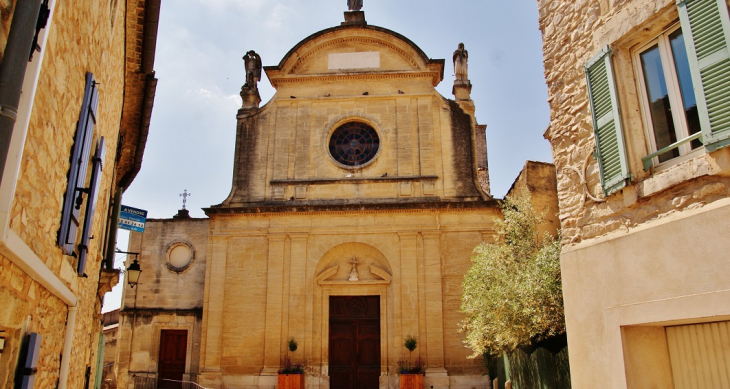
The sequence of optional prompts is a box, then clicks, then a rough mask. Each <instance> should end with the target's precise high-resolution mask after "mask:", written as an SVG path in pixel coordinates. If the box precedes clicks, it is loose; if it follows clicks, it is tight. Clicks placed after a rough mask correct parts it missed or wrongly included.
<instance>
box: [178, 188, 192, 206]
mask: <svg viewBox="0 0 730 389" xmlns="http://www.w3.org/2000/svg"><path fill="white" fill-rule="evenodd" d="M192 195H193V194H192V193H188V190H187V189H185V190H183V192H182V193H180V197H182V198H183V208H182V209H186V208H185V203H187V201H188V197H190V196H192Z"/></svg>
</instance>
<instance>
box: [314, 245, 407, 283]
mask: <svg viewBox="0 0 730 389" xmlns="http://www.w3.org/2000/svg"><path fill="white" fill-rule="evenodd" d="M353 258H354V259H355V260H356V261H357V275H358V281H350V275H351V272H352V266H353V263H352V261H353ZM314 274H315V277H316V282H317V283H318V284H320V285H322V284H323V283H332V282H336V283H339V282H348V283H351V282H355V283H356V282H369V283H373V282H377V283H381V282H380V281H386V283H388V284H389V283H390V281H391V280H392V274H393V270H392V269H391V267H390V263H389V261H388V259H387V258H385V255H383V253H381V252H380V250H378V249H377V248H375V247H373V246H370V245H368V244H365V243H359V242H348V243H343V244H340V245H337V246H335V247H333V248H331V249H330V250H329V251H327V252H326V253H325V254H324V255H323V256H322V258H321V259H320V260H319V263H318V264H317V268H316V269H315V271H314Z"/></svg>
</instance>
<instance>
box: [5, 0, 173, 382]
mask: <svg viewBox="0 0 730 389" xmlns="http://www.w3.org/2000/svg"><path fill="white" fill-rule="evenodd" d="M158 11H159V0H147V1H145V0H128V1H116V0H115V1H106V2H99V1H96V0H78V1H56V0H50V1H41V0H23V1H15V0H9V1H2V2H0V53H1V54H2V57H1V60H0V61H1V62H0V134H2V136H0V166H2V168H0V387H2V388H11V387H16V385H20V383H21V382H25V383H26V384H28V385H29V386H28V387H35V388H56V387H57V388H83V387H93V386H94V385H95V384H98V379H99V378H100V374H99V372H100V369H98V366H99V365H100V364H101V360H100V359H101V358H99V354H100V353H99V350H100V349H102V348H103V345H100V344H99V342H100V340H99V339H100V332H101V329H102V327H101V320H100V319H101V301H102V297H103V294H104V293H105V292H106V291H108V290H109V289H110V288H111V287H112V285H113V284H115V283H116V282H117V281H118V276H119V274H118V271H115V270H113V269H112V262H111V260H112V259H113V258H112V257H113V248H114V244H113V243H114V238H113V234H110V233H109V231H110V226H115V224H116V221H114V218H113V213H114V211H113V206H112V204H113V203H119V198H120V196H121V192H122V191H123V190H124V189H125V188H126V187H127V186H128V185H129V183H130V182H131V181H132V179H133V178H134V176H135V175H136V174H137V172H138V171H139V168H140V164H141V160H142V154H143V151H144V145H145V140H146V136H147V131H148V127H149V117H150V114H151V109H152V101H153V99H154V93H155V85H156V81H157V80H156V79H155V78H154V72H153V71H152V65H153V63H154V52H155V40H156V34H157V17H158ZM36 26H38V27H36ZM31 48H33V50H31ZM29 54H30V55H31V56H30V61H29ZM115 198H116V200H115ZM111 230H115V229H111ZM110 235H111V236H110ZM107 246H110V247H111V249H112V251H111V256H110V255H109V254H108V253H109V252H107V251H105V250H106V249H107ZM104 259H106V260H107V261H106V264H103V262H104ZM29 355H30V356H31V357H34V358H36V360H37V363H35V364H32V365H30V366H28V365H26V363H25V361H26V358H27V357H28V356H29ZM31 359H32V358H31ZM28 368H30V369H28ZM33 369H37V372H35V371H34V370H33ZM17 387H20V386H17Z"/></svg>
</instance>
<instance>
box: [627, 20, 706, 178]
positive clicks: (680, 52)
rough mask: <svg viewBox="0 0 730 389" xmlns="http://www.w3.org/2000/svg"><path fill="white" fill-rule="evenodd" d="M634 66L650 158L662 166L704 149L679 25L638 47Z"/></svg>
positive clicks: (655, 163) (687, 60)
mask: <svg viewBox="0 0 730 389" xmlns="http://www.w3.org/2000/svg"><path fill="white" fill-rule="evenodd" d="M634 67H635V71H636V78H637V80H638V83H639V85H638V87H639V96H640V99H641V101H640V103H641V110H642V113H643V118H644V122H645V128H646V132H647V134H646V135H647V137H646V138H647V143H648V144H649V146H650V147H649V148H650V150H651V152H652V154H655V156H652V157H651V159H652V160H651V161H650V162H653V164H654V166H660V165H662V164H664V163H666V162H672V163H674V162H676V161H678V160H681V159H678V157H680V156H684V155H688V154H691V153H693V152H699V151H702V150H703V147H702V140H701V139H699V138H700V137H701V135H702V134H701V131H702V129H701V127H700V116H699V111H698V108H697V99H696V98H695V93H694V85H693V83H692V75H691V73H690V66H689V59H688V57H687V49H686V46H685V40H684V35H683V32H682V29H681V28H680V27H679V25H676V26H673V27H672V28H670V29H669V30H667V31H665V32H664V33H662V34H661V35H659V36H658V37H657V38H656V39H654V40H652V41H651V42H649V43H647V44H645V45H643V46H641V47H640V48H639V49H638V50H636V51H635V53H634ZM673 146H674V147H673ZM662 150H666V151H664V152H662ZM650 155H651V154H650Z"/></svg>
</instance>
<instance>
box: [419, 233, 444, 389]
mask: <svg viewBox="0 0 730 389" xmlns="http://www.w3.org/2000/svg"><path fill="white" fill-rule="evenodd" d="M423 252H424V262H425V265H426V272H425V273H426V338H427V341H428V350H427V354H426V361H425V364H426V366H428V370H427V377H428V385H429V386H430V387H432V388H434V389H439V388H448V387H449V378H448V375H447V373H446V369H445V367H444V314H443V300H442V299H443V290H442V289H443V287H442V270H441V234H440V233H438V232H424V233H423Z"/></svg>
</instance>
